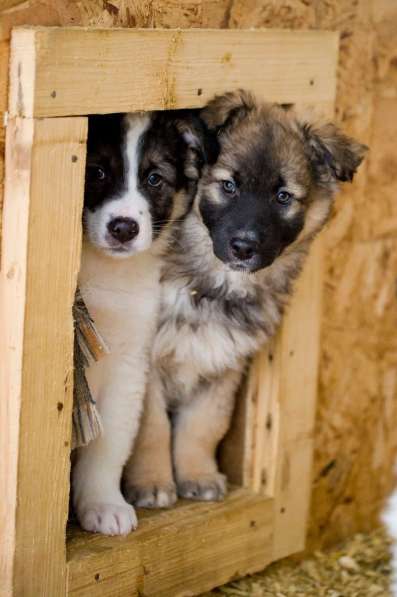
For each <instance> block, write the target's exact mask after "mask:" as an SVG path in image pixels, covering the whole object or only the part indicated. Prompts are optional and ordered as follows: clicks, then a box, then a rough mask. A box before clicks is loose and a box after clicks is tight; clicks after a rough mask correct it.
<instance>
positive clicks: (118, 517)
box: [78, 503, 138, 535]
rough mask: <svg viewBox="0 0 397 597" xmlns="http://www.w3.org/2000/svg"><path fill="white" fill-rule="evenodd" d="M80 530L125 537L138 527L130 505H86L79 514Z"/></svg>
mask: <svg viewBox="0 0 397 597" xmlns="http://www.w3.org/2000/svg"><path fill="white" fill-rule="evenodd" d="M78 518H79V521H80V524H81V526H82V528H83V529H84V530H86V531H91V532H92V533H102V534H103V535H127V534H128V533H130V532H131V531H133V530H135V529H136V528H137V526H138V520H137V517H136V514H135V510H134V508H133V507H132V506H130V504H127V503H126V504H125V505H120V504H103V503H97V504H88V505H87V506H86V507H85V508H84V509H83V510H82V512H81V513H79V516H78Z"/></svg>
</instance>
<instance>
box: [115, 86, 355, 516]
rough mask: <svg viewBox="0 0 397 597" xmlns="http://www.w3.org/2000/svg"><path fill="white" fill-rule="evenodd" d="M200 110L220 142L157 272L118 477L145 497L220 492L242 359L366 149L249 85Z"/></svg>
mask: <svg viewBox="0 0 397 597" xmlns="http://www.w3.org/2000/svg"><path fill="white" fill-rule="evenodd" d="M202 117H203V118H204V120H205V121H206V124H207V125H208V127H209V129H210V130H211V131H212V132H213V133H214V134H216V138H217V140H218V143H219V147H218V150H217V155H216V157H215V159H214V160H213V161H212V163H208V164H207V165H205V166H204V169H203V173H202V177H201V179H200V182H199V186H198V191H197V194H196V197H195V200H194V207H193V210H192V211H191V212H190V213H189V215H188V216H187V217H186V219H185V220H184V221H183V222H182V224H181V225H180V227H179V229H178V230H177V231H176V234H175V237H174V245H173V250H171V251H169V253H168V255H167V258H166V263H165V266H164V269H163V273H162V280H163V298H162V307H161V311H160V319H159V327H158V330H157V334H156V338H155V341H154V349H153V366H152V369H151V373H150V380H149V391H148V401H147V408H146V409H145V414H144V417H143V421H142V426H141V430H140V433H139V438H138V442H137V450H136V452H135V455H134V456H133V458H132V461H131V462H130V464H129V466H128V471H127V475H126V487H127V491H128V495H129V498H130V499H131V501H135V502H136V503H137V504H139V505H142V506H151V507H162V506H169V505H170V504H172V503H173V502H174V501H175V499H176V494H178V495H180V496H181V497H185V498H192V499H203V500H214V499H220V498H222V497H223V495H224V493H225V491H226V484H225V478H224V477H223V475H222V474H220V473H219V471H218V468H217V463H216V460H215V454H216V449H217V446H218V444H219V442H220V440H221V439H222V437H223V436H224V434H225V432H226V431H227V429H228V427H229V423H230V417H231V413H232V411H233V405H234V395H235V391H236V388H237V387H238V385H239V383H240V380H241V376H242V372H243V370H244V365H245V362H246V358H247V357H248V356H249V355H252V354H253V353H254V352H255V351H256V350H258V349H259V348H260V347H261V345H263V344H264V343H265V342H266V340H268V338H269V337H271V336H272V335H273V334H274V332H275V330H276V329H277V326H278V324H279V322H280V319H281V315H282V311H283V308H284V305H285V303H286V301H287V297H288V294H289V292H290V290H291V286H292V282H293V280H294V279H295V278H296V276H297V275H298V273H299V271H300V269H301V266H302V263H303V261H304V258H305V255H306V253H307V250H308V248H309V246H310V243H311V241H312V240H313V238H314V236H315V235H316V234H317V233H318V232H319V231H320V229H321V228H322V227H323V225H324V223H325V222H326V220H327V218H328V215H329V213H330V209H331V205H332V198H333V195H334V193H335V191H336V190H337V186H338V182H339V181H345V180H351V179H352V177H353V175H354V173H355V171H356V168H357V167H358V166H359V164H360V162H361V160H362V159H363V156H364V153H365V149H366V148H365V147H364V146H363V145H360V144H359V143H357V142H355V141H354V140H353V139H350V138H348V137H346V136H345V135H343V134H342V133H341V132H340V131H339V130H338V129H337V128H336V127H335V126H334V125H331V124H326V125H322V126H314V125H308V124H306V123H302V122H300V120H299V119H298V118H297V117H296V115H294V113H293V112H292V111H291V112H289V111H285V110H283V109H282V108H281V107H279V106H277V105H274V104H266V103H264V102H260V101H257V100H256V99H255V98H254V97H252V96H251V95H250V94H249V93H246V92H235V93H230V94H226V95H224V96H221V97H218V98H216V99H215V100H213V101H212V102H210V104H209V105H208V107H207V108H206V109H205V110H204V112H203V114H202ZM308 308H309V306H308ZM166 410H168V411H170V412H171V413H172V423H173V425H172V437H171V426H170V422H169V420H168V417H167V412H166Z"/></svg>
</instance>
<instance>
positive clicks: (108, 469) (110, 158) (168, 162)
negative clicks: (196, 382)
mask: <svg viewBox="0 0 397 597" xmlns="http://www.w3.org/2000/svg"><path fill="white" fill-rule="evenodd" d="M188 118H189V117H188V115H187V114H186V113H181V112H174V113H165V112H164V113H145V114H143V113H131V114H127V115H109V116H95V117H92V118H90V121H89V134H88V153H87V166H86V188H85V206H84V216H83V220H84V242H83V252H82V262H81V271H80V276H79V286H80V290H81V293H82V296H83V298H84V300H85V302H86V305H87V307H88V309H89V312H90V314H91V315H92V317H93V319H94V321H95V324H96V326H97V327H98V330H99V331H100V333H101V334H102V335H103V337H104V339H105V340H106V342H107V344H108V346H109V349H110V354H109V355H106V356H105V357H103V358H102V359H101V360H100V361H98V362H97V363H95V364H94V365H92V366H90V367H89V368H88V369H87V370H86V375H87V380H88V383H89V386H90V389H91V391H92V394H93V397H94V399H95V400H96V401H97V405H98V409H99V412H100V415H101V418H102V423H103V429H104V431H103V434H102V435H101V436H100V437H99V438H98V439H96V440H95V441H93V442H92V443H90V444H89V445H88V446H86V447H84V448H80V449H79V450H78V453H77V462H76V465H75V467H74V470H73V502H74V506H75V510H76V513H77V517H78V520H79V522H80V524H81V526H82V527H83V528H84V529H86V530H88V531H96V532H101V533H104V534H108V535H116V534H125V533H128V532H130V531H131V529H133V528H134V527H136V524H137V520H136V516H135V512H134V509H133V507H132V506H130V505H129V504H128V503H127V502H126V501H125V499H124V497H123V495H122V493H121V491H120V478H121V474H122V468H123V466H124V464H125V462H126V460H127V458H128V455H129V453H130V450H131V447H132V444H133V441H134V438H135V435H136V433H137V430H138V424H139V419H140V414H141V409H142V401H143V397H144V391H145V382H146V374H147V369H148V350H149V346H150V343H151V340H152V336H153V333H154V331H155V322H156V315H157V308H158V300H159V271H160V265H161V255H162V254H163V252H164V251H165V249H166V247H167V243H168V242H169V235H170V230H171V228H172V225H173V223H174V222H175V220H177V219H179V218H181V217H183V215H184V214H185V213H186V210H187V208H188V207H189V205H190V204H191V199H192V196H193V193H194V187H195V183H196V179H197V177H198V171H197V170H196V168H195V165H196V161H195V157H196V155H197V154H196V151H195V148H194V147H193V146H192V145H191V144H190V142H192V143H193V144H194V142H195V140H194V139H193V137H192V136H190V137H189V136H188V135H186V134H184V126H183V123H184V122H185V119H188ZM192 118H193V117H192Z"/></svg>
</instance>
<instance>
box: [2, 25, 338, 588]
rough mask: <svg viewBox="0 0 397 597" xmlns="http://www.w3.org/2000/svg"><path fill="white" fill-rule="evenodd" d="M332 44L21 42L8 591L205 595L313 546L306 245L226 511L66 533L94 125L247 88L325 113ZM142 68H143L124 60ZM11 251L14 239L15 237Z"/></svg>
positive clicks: (247, 418)
mask: <svg viewBox="0 0 397 597" xmlns="http://www.w3.org/2000/svg"><path fill="white" fill-rule="evenodd" d="M337 43H338V39H337V34H334V33H325V32H315V31H307V32H290V31H274V30H273V31H271V30H270V31H265V30H263V31H237V30H235V31H225V30H222V31H205V30H190V31H170V30H168V31H160V30H145V31H140V30H85V29H78V28H76V29H74V28H22V29H17V30H15V31H14V33H13V37H12V44H11V65H10V100H9V114H8V125H7V139H6V147H7V156H6V189H5V202H4V218H3V251H2V268H1V287H0V290H1V307H0V309H1V313H0V314H1V317H2V329H3V330H4V333H3V335H2V337H1V339H0V341H1V342H2V348H1V354H2V363H3V368H2V370H1V381H2V385H1V388H2V393H3V395H2V399H1V401H0V404H1V408H2V409H3V410H2V412H1V414H0V425H1V428H0V438H1V450H2V458H3V461H6V462H7V463H8V468H7V469H6V471H5V474H4V481H5V482H4V483H3V484H2V492H3V495H2V499H1V500H0V509H1V512H0V514H1V516H0V518H1V520H2V521H4V528H3V529H2V535H3V537H5V540H4V541H3V542H2V544H1V559H2V570H3V571H4V574H3V576H4V580H3V584H4V587H5V590H6V591H7V590H8V591H9V593H10V594H15V595H20V594H23V595H26V596H29V595H32V597H36V596H37V595H43V596H45V595H46V596H47V595H48V596H49V597H52V596H57V597H58V596H62V595H69V594H70V595H80V596H83V595H90V596H91V597H92V596H93V595H101V596H103V595H147V596H149V595H153V596H159V595H164V596H165V595H168V596H170V597H174V596H175V595H183V594H185V595H186V594H189V595H194V594H199V593H201V592H203V591H206V590H208V589H210V588H212V587H214V586H216V585H219V584H222V583H224V582H226V581H227V580H229V579H231V578H233V577H235V576H242V575H244V574H247V573H249V572H254V571H255V570H259V569H261V568H263V567H264V566H265V565H266V564H267V563H269V562H271V561H274V560H276V559H278V558H281V557H283V556H286V555H289V554H291V553H294V552H297V551H299V550H300V549H302V548H303V546H304V540H305V530H306V520H307V512H308V506H309V496H310V468H311V459H312V432H313V422H314V411H315V397H316V378H317V361H318V350H319V324H320V302H321V300H320V298H321V250H320V246H319V245H318V244H317V246H314V247H313V250H312V254H311V257H310V258H309V260H308V262H307V264H306V268H305V271H304V273H303V275H302V276H301V278H300V280H299V281H298V284H297V290H296V292H295V295H294V299H293V301H292V304H291V307H290V308H289V310H288V313H287V315H286V317H285V320H284V323H283V326H282V329H281V331H280V332H279V334H278V336H277V338H276V339H275V340H274V341H273V342H272V343H271V344H270V345H269V346H268V347H266V349H264V350H263V351H262V353H261V354H260V355H258V356H257V358H256V359H255V360H254V362H253V364H252V367H251V371H250V374H249V376H248V383H247V389H246V392H245V393H244V395H242V396H241V397H240V400H239V403H238V408H237V411H236V415H235V418H234V422H233V429H232V430H231V432H230V434H229V437H228V438H227V440H226V442H225V445H224V448H223V454H222V467H223V469H224V470H225V471H226V472H227V473H228V475H229V478H230V480H231V481H232V483H235V484H237V485H238V486H239V488H237V489H235V490H233V491H231V493H230V495H229V496H228V497H227V499H226V500H225V501H224V502H221V503H196V502H195V503H188V502H181V503H179V504H178V505H177V507H176V508H174V509H172V510H169V511H161V512H153V513H146V512H145V513H142V511H139V512H138V514H139V518H140V527H139V529H138V530H137V531H136V532H135V533H132V534H131V535H129V536H128V537H116V538H114V537H113V538H112V537H104V536H99V535H92V534H89V533H85V532H82V531H80V529H78V528H77V527H74V526H73V527H70V528H69V529H68V534H67V535H68V536H67V540H66V541H65V529H66V522H67V513H68V499H69V460H70V437H71V409H72V377H73V376H72V367H73V327H72V319H71V308H72V303H73V298H74V291H75V287H76V281H77V272H78V268H79V257H80V243H81V210H82V201H83V190H84V169H85V144H86V136H87V115H89V114H95V113H112V112H127V111H136V110H158V109H172V108H191V107H201V106H203V105H204V104H205V103H206V102H207V101H208V100H209V99H210V98H211V97H212V96H213V95H214V94H216V93H222V92H224V91H227V90H231V89H236V88H238V87H242V88H244V87H245V88H247V89H249V90H251V91H253V92H254V93H256V94H257V95H258V96H262V97H264V98H266V99H268V100H270V101H278V102H280V103H285V104H289V103H293V104H295V105H296V106H297V107H298V108H299V107H305V106H311V107H312V108H314V109H315V110H316V111H317V112H318V113H321V114H322V115H326V116H331V115H332V111H333V104H334V96H335V72H336V60H337ZM131 56H134V57H135V59H134V60H131ZM15 239H18V243H16V242H15Z"/></svg>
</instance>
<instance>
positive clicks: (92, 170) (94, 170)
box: [88, 165, 106, 182]
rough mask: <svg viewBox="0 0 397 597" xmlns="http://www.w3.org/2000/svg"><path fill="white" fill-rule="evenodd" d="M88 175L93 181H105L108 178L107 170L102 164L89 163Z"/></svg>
mask: <svg viewBox="0 0 397 597" xmlns="http://www.w3.org/2000/svg"><path fill="white" fill-rule="evenodd" d="M88 176H89V178H90V179H91V180H92V181H99V182H103V181H104V180H105V179H106V172H105V170H104V169H103V168H101V166H95V165H92V166H91V165H89V166H88Z"/></svg>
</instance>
